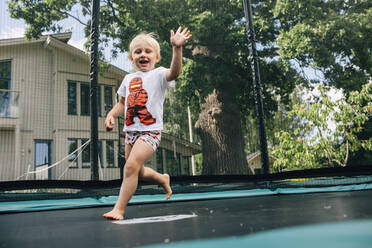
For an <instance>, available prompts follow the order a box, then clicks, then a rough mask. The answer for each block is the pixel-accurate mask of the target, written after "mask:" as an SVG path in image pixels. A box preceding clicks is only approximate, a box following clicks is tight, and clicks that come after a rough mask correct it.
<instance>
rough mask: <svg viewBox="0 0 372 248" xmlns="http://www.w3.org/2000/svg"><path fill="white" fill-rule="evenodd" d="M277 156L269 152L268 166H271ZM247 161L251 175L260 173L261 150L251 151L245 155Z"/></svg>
mask: <svg viewBox="0 0 372 248" xmlns="http://www.w3.org/2000/svg"><path fill="white" fill-rule="evenodd" d="M276 159H277V158H276V157H274V156H272V155H270V154H269V168H270V169H271V168H273V164H274V161H275V160H276ZM247 162H248V166H249V169H250V170H251V171H252V173H253V175H257V174H262V172H263V170H262V165H261V152H260V151H257V152H253V153H251V154H249V155H247Z"/></svg>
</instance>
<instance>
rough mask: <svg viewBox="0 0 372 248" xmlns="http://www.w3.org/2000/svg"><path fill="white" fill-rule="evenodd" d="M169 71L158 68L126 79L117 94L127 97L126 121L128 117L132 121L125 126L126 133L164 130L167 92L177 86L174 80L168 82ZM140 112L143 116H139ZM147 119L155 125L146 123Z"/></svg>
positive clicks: (139, 72) (133, 74)
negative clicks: (164, 106) (164, 107)
mask: <svg viewBox="0 0 372 248" xmlns="http://www.w3.org/2000/svg"><path fill="white" fill-rule="evenodd" d="M167 70H168V69H167V68H164V67H158V68H156V69H153V70H151V71H147V72H142V71H137V72H134V73H131V74H128V75H126V76H125V77H124V79H123V82H122V83H121V85H120V87H119V89H118V91H117V93H118V94H119V95H120V96H121V97H125V112H124V114H125V117H126V120H127V119H128V117H130V119H131V120H132V121H130V123H129V125H127V124H128V121H126V123H125V124H124V129H123V130H124V132H127V131H155V130H163V103H164V100H165V95H166V90H167V88H169V87H175V84H176V82H175V81H174V80H173V81H170V82H168V81H167V79H166V76H165V75H166V72H167ZM131 89H132V90H131ZM131 93H132V94H131ZM130 94H131V95H130ZM146 95H147V99H146ZM128 96H129V99H128ZM140 99H141V101H140ZM139 101H140V102H139ZM128 105H129V106H128ZM134 105H137V106H134ZM128 108H129V109H128ZM138 111H139V112H140V113H141V114H138V113H139V112H138ZM143 113H146V116H147V117H144V116H145V115H144V114H143ZM150 117H151V118H150ZM145 118H147V119H150V122H153V123H149V121H144V119H145Z"/></svg>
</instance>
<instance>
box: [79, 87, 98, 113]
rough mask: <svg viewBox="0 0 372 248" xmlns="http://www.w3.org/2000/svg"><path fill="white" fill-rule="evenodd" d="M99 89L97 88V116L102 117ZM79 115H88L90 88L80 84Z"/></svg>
mask: <svg viewBox="0 0 372 248" xmlns="http://www.w3.org/2000/svg"><path fill="white" fill-rule="evenodd" d="M101 105H102V102H101V87H100V86H97V115H98V116H102V106H101ZM80 115H90V87H89V84H86V83H81V84H80Z"/></svg>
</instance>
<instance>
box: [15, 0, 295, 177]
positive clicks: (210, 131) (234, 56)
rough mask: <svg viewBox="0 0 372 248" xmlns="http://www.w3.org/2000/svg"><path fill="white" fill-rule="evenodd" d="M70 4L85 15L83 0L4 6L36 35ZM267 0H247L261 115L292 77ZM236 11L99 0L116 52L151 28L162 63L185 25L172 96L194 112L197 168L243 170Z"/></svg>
mask: <svg viewBox="0 0 372 248" xmlns="http://www.w3.org/2000/svg"><path fill="white" fill-rule="evenodd" d="M75 4H80V5H81V6H82V14H83V15H89V7H90V1H87V0H48V1H31V0H20V1H16V0H9V10H10V12H11V13H12V17H14V18H22V19H24V20H25V21H26V23H27V24H28V25H29V27H28V29H27V30H26V36H27V37H37V36H38V35H40V34H41V33H42V32H44V31H55V30H59V29H60V27H59V26H58V23H57V21H60V20H62V19H64V18H66V17H68V16H69V15H70V14H69V11H70V10H71V8H72V6H74V5H75ZM274 6H275V2H273V1H268V2H266V1H265V2H261V3H259V4H255V5H254V12H255V18H254V19H255V20H257V22H256V23H255V26H256V27H255V29H256V32H257V35H256V37H257V38H258V39H259V41H260V45H261V48H260V50H259V55H260V57H261V59H260V61H259V63H260V66H261V71H262V79H263V80H262V81H264V84H265V87H264V88H263V96H264V99H265V104H264V109H265V111H266V114H267V115H270V114H272V113H273V112H275V110H276V108H277V104H276V100H275V98H274V96H275V95H277V94H280V95H281V97H282V100H283V101H284V99H286V98H287V99H288V97H289V94H290V92H291V91H292V89H293V88H294V85H295V84H296V82H298V81H300V77H298V75H297V74H296V73H295V71H294V70H293V69H291V68H290V67H284V66H283V64H281V62H280V61H278V60H277V59H275V58H277V57H278V48H277V47H275V46H274V43H273V42H274V41H275V38H276V35H277V30H276V26H275V20H274V18H273V12H272V11H271V10H272V9H273V8H274ZM243 14H244V13H243V7H242V1H241V0H158V1H155V0H154V1H149V0H147V1H144V0H106V1H104V2H102V4H101V11H100V32H101V41H102V43H105V42H107V41H109V40H110V41H112V42H113V44H114V49H116V51H121V52H123V51H126V50H127V47H128V45H129V42H130V40H131V38H132V37H133V36H134V35H135V34H137V33H139V32H140V31H152V32H155V33H157V34H158V36H159V41H160V45H161V49H162V60H161V61H160V63H161V65H165V66H168V65H169V63H170V60H171V48H170V46H169V30H170V29H175V28H177V27H178V26H187V27H189V28H190V30H192V33H193V39H192V40H191V41H190V42H188V44H187V45H186V46H185V48H184V56H185V63H184V64H185V66H184V70H183V75H182V76H181V77H180V78H179V80H178V81H179V87H178V89H177V92H176V99H177V102H178V104H179V105H180V106H187V105H190V106H191V109H192V110H193V112H194V115H195V113H200V114H199V115H198V116H197V119H198V121H197V124H196V128H197V130H198V134H199V135H200V137H201V141H202V145H203V173H204V174H247V173H248V172H249V171H248V166H247V162H246V159H245V153H244V147H245V144H244V130H245V129H244V128H242V123H246V122H245V118H244V116H249V115H250V116H252V115H254V111H255V110H254V106H255V105H254V100H253V90H252V80H251V71H250V70H251V69H250V65H249V63H248V61H247V58H248V55H249V54H248V49H247V38H246V34H245V22H244V18H243ZM88 31H89V30H88V29H87V32H86V35H87V36H88V35H89V32H88ZM115 54H116V52H115V51H114V52H113V55H115ZM169 116H172V114H170V115H169ZM242 116H243V118H242ZM212 124H213V125H212ZM173 127H174V126H173ZM249 128H252V129H256V128H257V127H256V126H253V127H249Z"/></svg>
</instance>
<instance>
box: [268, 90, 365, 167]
mask: <svg viewBox="0 0 372 248" xmlns="http://www.w3.org/2000/svg"><path fill="white" fill-rule="evenodd" d="M318 90H319V92H320V96H319V98H318V99H317V100H316V101H315V102H313V103H310V104H307V103H302V104H295V105H294V106H293V109H292V110H291V111H290V112H289V116H290V117H296V118H300V119H301V121H302V128H297V129H296V130H295V131H294V132H293V134H291V133H289V132H287V131H281V132H278V133H276V137H277V138H278V139H279V141H280V144H279V146H278V147H275V148H273V150H272V154H273V155H274V156H275V157H277V158H278V160H276V161H275V163H274V170H275V171H282V170H293V169H309V168H319V167H326V166H346V165H347V163H348V159H349V155H350V152H355V151H358V150H359V149H361V148H363V149H365V150H369V151H371V150H372V137H368V138H366V139H360V138H358V133H360V132H361V131H362V130H363V128H364V127H363V125H364V124H365V123H366V122H367V121H368V118H369V117H371V116H372V83H367V84H365V85H364V86H363V88H362V89H361V91H359V92H358V91H353V92H351V93H350V95H349V97H348V98H347V100H345V98H341V99H338V100H331V99H330V98H329V96H328V95H327V94H326V92H327V89H326V87H324V86H319V87H318ZM332 122H333V123H334V124H335V127H334V128H333V127H332V125H331V123H332Z"/></svg>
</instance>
